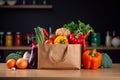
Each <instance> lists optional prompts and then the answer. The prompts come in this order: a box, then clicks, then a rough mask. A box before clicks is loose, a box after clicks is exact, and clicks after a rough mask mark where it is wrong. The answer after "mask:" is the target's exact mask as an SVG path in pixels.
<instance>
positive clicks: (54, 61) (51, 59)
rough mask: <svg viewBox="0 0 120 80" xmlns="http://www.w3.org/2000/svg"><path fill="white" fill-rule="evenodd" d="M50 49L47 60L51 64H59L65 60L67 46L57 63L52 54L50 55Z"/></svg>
mask: <svg viewBox="0 0 120 80" xmlns="http://www.w3.org/2000/svg"><path fill="white" fill-rule="evenodd" d="M51 48H52V47H50V48H49V54H48V57H49V60H50V62H51V63H53V64H55V63H59V62H63V61H64V60H65V57H66V54H67V48H68V46H66V48H65V50H64V54H63V56H62V58H61V59H60V60H59V61H56V60H55V59H54V57H53V53H52V50H51Z"/></svg>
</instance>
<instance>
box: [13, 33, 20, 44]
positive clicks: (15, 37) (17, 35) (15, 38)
mask: <svg viewBox="0 0 120 80" xmlns="http://www.w3.org/2000/svg"><path fill="white" fill-rule="evenodd" d="M21 44H22V37H21V34H20V32H16V34H15V36H14V45H15V46H21Z"/></svg>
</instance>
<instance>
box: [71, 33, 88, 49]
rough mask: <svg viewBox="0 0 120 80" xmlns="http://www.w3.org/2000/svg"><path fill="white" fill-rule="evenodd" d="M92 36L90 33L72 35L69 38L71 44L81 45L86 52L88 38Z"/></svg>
mask: <svg viewBox="0 0 120 80" xmlns="http://www.w3.org/2000/svg"><path fill="white" fill-rule="evenodd" d="M89 34H90V32H88V33H86V34H85V35H83V34H77V33H72V34H71V35H70V37H69V41H70V43H71V44H81V45H82V47H83V51H85V50H86V37H87V36H88V35H89Z"/></svg>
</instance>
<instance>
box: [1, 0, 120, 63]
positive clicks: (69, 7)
mask: <svg viewBox="0 0 120 80" xmlns="http://www.w3.org/2000/svg"><path fill="white" fill-rule="evenodd" d="M21 1H22V0H18V3H17V4H20V3H21ZM36 1H37V3H38V4H41V3H42V0H36ZM47 1H48V4H52V5H53V9H45V10H44V9H0V31H4V32H7V31H11V32H13V34H14V33H15V32H16V31H20V32H21V33H22V34H25V33H27V32H34V30H33V28H34V27H36V26H38V25H39V26H41V27H45V28H47V29H48V27H52V29H53V32H54V31H55V29H56V28H58V27H62V26H63V25H64V24H65V23H69V22H71V21H75V22H77V20H81V21H82V22H84V23H86V24H90V25H91V26H93V28H94V29H95V31H96V32H99V33H101V39H102V40H101V41H102V44H104V37H105V35H106V31H107V30H110V31H111V32H112V31H113V30H115V31H116V33H117V35H119V34H120V33H119V28H120V9H119V7H120V5H119V3H120V2H119V0H47ZM27 4H31V0H27ZM113 53H114V55H115V56H116V57H115V56H114V58H113V59H115V58H117V61H115V62H119V61H120V60H119V59H118V58H119V56H120V54H119V51H113V52H110V55H111V54H112V55H111V56H112V57H113Z"/></svg>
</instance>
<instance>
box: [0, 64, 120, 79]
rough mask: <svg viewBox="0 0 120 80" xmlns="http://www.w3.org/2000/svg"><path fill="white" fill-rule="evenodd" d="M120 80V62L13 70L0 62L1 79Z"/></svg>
mask: <svg viewBox="0 0 120 80" xmlns="http://www.w3.org/2000/svg"><path fill="white" fill-rule="evenodd" d="M14 79H15V80H48V79H49V80H93V79H94V80H105V79H108V80H120V64H113V66H112V68H106V69H101V68H100V69H97V70H87V69H81V70H38V69H24V70H20V69H16V70H15V71H12V70H10V69H8V68H7V67H6V66H5V63H0V80H14Z"/></svg>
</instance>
